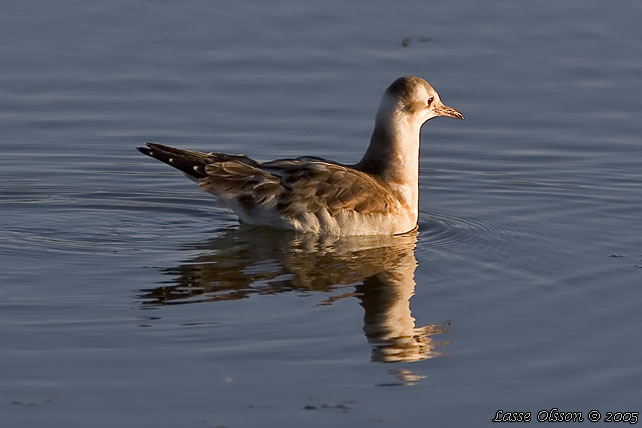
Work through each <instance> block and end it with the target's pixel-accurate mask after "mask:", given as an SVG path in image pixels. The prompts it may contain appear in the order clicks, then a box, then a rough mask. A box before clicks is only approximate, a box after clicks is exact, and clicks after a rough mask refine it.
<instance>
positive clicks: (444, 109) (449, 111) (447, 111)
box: [435, 104, 464, 119]
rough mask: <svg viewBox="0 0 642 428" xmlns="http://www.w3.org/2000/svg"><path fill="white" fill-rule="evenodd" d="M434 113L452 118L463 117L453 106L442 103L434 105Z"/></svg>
mask: <svg viewBox="0 0 642 428" xmlns="http://www.w3.org/2000/svg"><path fill="white" fill-rule="evenodd" d="M435 113H436V114H437V116H444V117H452V118H453V119H463V118H464V115H463V114H461V113H459V112H458V111H457V110H455V109H454V108H452V107H448V106H445V105H443V104H442V105H440V106H437V107H435Z"/></svg>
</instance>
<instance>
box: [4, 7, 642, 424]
mask: <svg viewBox="0 0 642 428" xmlns="http://www.w3.org/2000/svg"><path fill="white" fill-rule="evenodd" d="M614 6H615V5H612V4H607V3H604V2H598V1H588V2H587V1H579V0H572V1H568V2H565V3H563V4H562V3H559V2H552V1H545V2H538V3H537V4H534V3H533V4H526V3H515V2H501V1H492V2H485V3H484V4H483V5H482V4H478V2H473V1H465V2H459V3H452V2H450V3H435V4H426V3H425V2H420V1H401V2H394V3H389V2H370V3H369V4H368V5H367V7H365V4H363V5H362V4H352V5H350V4H344V3H343V2H338V1H332V2H329V3H328V2H325V3H323V5H321V4H314V5H313V4H307V5H306V4H301V3H299V2H293V1H290V0H283V1H280V2H277V3H272V4H270V5H269V6H267V5H265V4H263V3H261V2H255V3H250V2H247V3H241V2H235V3H213V2H207V1H196V2H190V3H189V4H180V5H179V4H178V3H175V2H145V1H135V2H124V1H113V2H96V1H85V2H78V1H66V2H58V3H56V5H55V6H54V5H53V4H52V3H50V2H44V1H33V2H8V3H7V4H5V5H4V7H3V13H2V16H1V17H0V40H2V43H1V44H0V75H1V76H2V85H1V86H0V129H2V133H1V136H0V153H1V154H2V156H0V207H1V210H0V224H2V230H1V232H2V233H1V236H0V264H1V266H2V269H1V273H0V322H1V323H2V326H3V328H2V329H1V330H0V341H1V343H2V347H1V348H0V362H1V363H0V377H1V379H2V382H0V420H2V426H9V427H23V426H24V427H27V426H51V427H68V426H87V425H91V426H96V427H112V426H115V425H117V426H123V427H138V426H156V427H175V426H181V427H191V426H194V427H200V426H226V427H240V426H318V427H325V426H369V425H372V426H403V425H404V424H413V425H417V426H489V425H491V422H490V420H491V419H492V417H493V416H494V415H495V412H496V411H497V410H498V409H504V410H515V411H518V410H519V411H530V412H532V413H533V419H534V418H535V414H536V413H537V412H538V411H539V410H541V409H550V408H552V407H557V408H559V409H561V410H564V411H575V410H577V411H582V412H584V415H585V417H586V412H587V411H588V410H591V409H597V410H600V411H601V412H603V413H605V412H606V411H617V410H622V411H626V410H629V411H640V410H642V409H641V408H640V395H639V385H640V381H641V380H642V369H640V365H639V361H640V358H641V357H642V347H640V345H639V340H637V337H638V335H639V325H640V323H641V322H642V314H641V312H640V310H639V302H640V300H641V298H642V288H640V285H641V284H642V222H641V221H640V212H642V176H641V172H642V149H641V144H640V135H642V122H640V121H639V114H640V111H641V109H642V99H641V98H640V96H639V94H640V93H641V92H642V81H641V80H640V78H639V77H640V73H641V72H642V43H641V42H642V30H641V29H640V26H639V18H640V13H641V12H642V7H641V6H640V4H639V3H637V2H624V3H619V4H618V5H617V7H614ZM409 74H415V75H419V76H422V77H425V78H426V79H427V80H429V81H430V82H431V83H432V84H433V85H434V86H435V88H436V89H437V90H438V91H439V92H440V94H441V95H442V98H443V99H444V101H445V103H446V104H447V105H451V106H453V107H455V108H457V109H459V110H460V111H462V112H463V113H464V115H465V116H466V120H465V121H463V122H461V121H454V120H448V119H435V120H432V121H430V122H429V123H428V124H427V125H426V126H425V127H424V129H423V131H422V141H423V148H422V152H421V161H422V167H421V178H420V191H421V202H420V212H421V218H420V232H419V234H418V235H410V236H405V237H396V238H376V239H375V238H372V239H371V238H368V239H343V240H336V239H330V238H328V239H320V238H317V237H310V236H301V235H296V234H288V233H275V232H274V231H266V230H254V229H245V228H239V226H238V225H237V223H236V220H235V218H234V216H233V215H231V214H230V213H228V212H226V211H224V210H221V209H217V208H215V207H213V206H212V204H211V200H210V199H209V197H208V195H206V194H203V193H200V192H199V190H198V189H197V188H196V187H195V186H194V185H193V184H192V183H191V182H189V181H188V180H185V179H184V178H183V177H182V176H181V175H180V174H178V173H176V172H174V171H172V170H171V169H170V168H168V167H167V166H165V165H162V164H160V163H158V162H154V161H153V160H151V159H148V158H145V157H143V156H141V155H140V154H139V153H138V152H136V151H135V150H134V148H135V146H137V145H140V144H141V143H142V142H144V141H155V142H159V143H165V144H170V145H176V146H179V147H185V148H192V149H197V150H206V151H207V150H218V151H228V152H237V153H239V152H245V153H247V154H248V155H251V156H253V157H256V158H258V159H270V158H275V157H286V156H298V155H302V154H309V155H317V156H323V157H329V158H333V159H335V160H337V161H340V162H354V161H356V160H358V159H359V158H360V156H361V154H362V153H363V151H364V150H365V145H366V143H367V140H368V138H369V134H370V132H371V127H372V123H373V116H374V112H375V110H376V106H377V103H378V100H379V97H380V95H381V92H382V91H383V89H384V88H385V87H386V86H387V85H388V84H389V83H390V82H391V81H392V80H394V79H395V78H396V77H398V76H401V75H409Z"/></svg>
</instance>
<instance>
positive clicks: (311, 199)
mask: <svg viewBox="0 0 642 428" xmlns="http://www.w3.org/2000/svg"><path fill="white" fill-rule="evenodd" d="M314 159H315V160H311V159H310V158H299V159H284V160H277V161H272V162H266V163H263V164H258V165H257V164H249V163H247V162H244V161H237V160H229V161H225V162H214V163H210V164H208V165H207V166H206V168H205V171H206V177H204V178H203V179H201V181H200V183H199V186H200V187H201V189H203V190H205V191H207V192H210V193H212V194H214V195H216V196H219V197H222V198H224V199H236V200H238V202H239V203H240V205H241V206H242V207H243V208H244V209H248V210H251V209H256V208H259V207H260V208H262V209H273V208H276V210H277V212H278V214H279V215H280V216H287V217H296V216H298V215H301V214H304V213H312V214H314V213H318V212H319V211H322V210H323V211H327V212H328V213H329V214H330V215H336V214H337V213H338V212H339V211H341V210H353V211H355V212H357V213H360V214H370V213H387V212H389V211H390V208H391V206H392V205H394V204H395V201H396V200H395V198H394V197H393V196H392V195H391V194H390V193H389V192H388V191H387V190H386V189H385V188H384V187H383V186H381V185H380V184H379V183H378V182H377V181H376V180H375V179H374V178H372V177H371V176H369V175H368V174H365V173H363V172H360V171H357V170H355V169H352V168H348V167H345V166H343V165H338V164H335V163H331V162H327V161H321V160H316V159H317V158H314Z"/></svg>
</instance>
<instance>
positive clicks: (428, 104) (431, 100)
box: [426, 97, 435, 107]
mask: <svg viewBox="0 0 642 428" xmlns="http://www.w3.org/2000/svg"><path fill="white" fill-rule="evenodd" d="M434 100H435V97H430V98H428V101H426V107H430V105H431V104H432V102H433V101H434Z"/></svg>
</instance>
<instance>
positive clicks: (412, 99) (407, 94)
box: [377, 76, 464, 128]
mask: <svg viewBox="0 0 642 428" xmlns="http://www.w3.org/2000/svg"><path fill="white" fill-rule="evenodd" d="M437 116H444V117H452V118H453V119H463V118H464V116H463V115H462V114H461V113H460V112H458V111H457V110H455V109H454V108H452V107H448V106H446V105H444V103H443V102H441V98H440V97H439V94H438V93H437V91H435V89H434V88H433V87H432V86H430V85H429V84H428V82H426V81H425V80H424V79H422V78H420V77H415V76H407V77H400V78H399V79H397V80H395V81H394V82H392V84H391V85H390V86H389V87H388V89H386V92H384V94H383V97H382V98H381V104H380V105H379V110H378V111H377V121H378V122H379V121H382V122H383V124H391V125H393V124H394V125H401V126H404V127H407V126H410V127H413V128H415V127H421V125H423V124H424V123H425V122H426V121H427V120H429V119H432V118H433V117H437Z"/></svg>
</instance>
